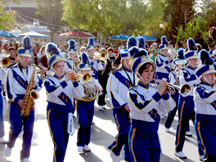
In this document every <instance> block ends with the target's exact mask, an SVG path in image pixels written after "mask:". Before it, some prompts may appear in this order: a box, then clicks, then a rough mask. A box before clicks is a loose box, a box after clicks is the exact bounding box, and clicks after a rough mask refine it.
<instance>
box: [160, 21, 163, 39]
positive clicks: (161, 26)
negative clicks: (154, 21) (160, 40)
mask: <svg viewBox="0 0 216 162" xmlns="http://www.w3.org/2000/svg"><path fill="white" fill-rule="evenodd" d="M159 29H160V31H161V37H162V30H163V24H159Z"/></svg>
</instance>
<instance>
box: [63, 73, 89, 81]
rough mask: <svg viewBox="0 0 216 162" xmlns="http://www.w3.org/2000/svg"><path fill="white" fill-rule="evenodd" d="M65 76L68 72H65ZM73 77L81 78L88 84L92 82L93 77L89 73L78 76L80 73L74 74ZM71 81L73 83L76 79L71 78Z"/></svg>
mask: <svg viewBox="0 0 216 162" xmlns="http://www.w3.org/2000/svg"><path fill="white" fill-rule="evenodd" d="M65 74H67V72H65ZM73 75H75V76H76V77H81V78H82V79H83V82H84V83H88V82H89V81H90V79H91V75H90V74H89V73H86V74H84V75H82V74H78V73H73ZM71 80H72V81H73V80H74V78H73V77H71Z"/></svg>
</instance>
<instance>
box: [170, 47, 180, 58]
mask: <svg viewBox="0 0 216 162" xmlns="http://www.w3.org/2000/svg"><path fill="white" fill-rule="evenodd" d="M169 51H170V52H169V54H170V55H171V52H172V53H174V54H175V57H177V56H178V54H177V53H176V52H175V51H173V50H172V49H171V48H169ZM171 56H172V55H171Z"/></svg>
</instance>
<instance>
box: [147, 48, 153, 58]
mask: <svg viewBox="0 0 216 162" xmlns="http://www.w3.org/2000/svg"><path fill="white" fill-rule="evenodd" d="M153 54H154V49H149V50H148V57H152V56H153Z"/></svg>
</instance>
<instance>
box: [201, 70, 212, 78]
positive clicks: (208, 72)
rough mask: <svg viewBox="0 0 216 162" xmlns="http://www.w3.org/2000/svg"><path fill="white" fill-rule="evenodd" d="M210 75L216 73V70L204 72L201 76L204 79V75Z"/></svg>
mask: <svg viewBox="0 0 216 162" xmlns="http://www.w3.org/2000/svg"><path fill="white" fill-rule="evenodd" d="M210 73H216V70H208V71H206V72H204V73H203V74H202V75H201V77H202V76H203V75H206V74H210Z"/></svg>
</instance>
